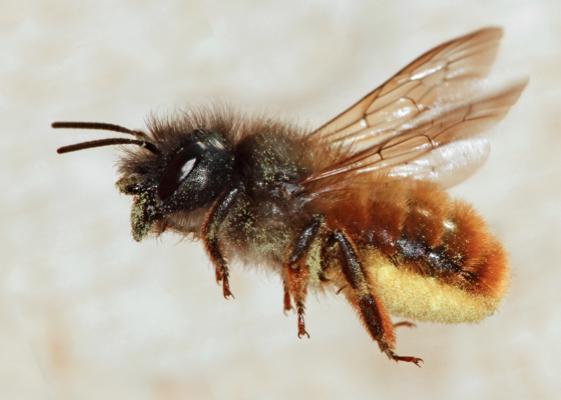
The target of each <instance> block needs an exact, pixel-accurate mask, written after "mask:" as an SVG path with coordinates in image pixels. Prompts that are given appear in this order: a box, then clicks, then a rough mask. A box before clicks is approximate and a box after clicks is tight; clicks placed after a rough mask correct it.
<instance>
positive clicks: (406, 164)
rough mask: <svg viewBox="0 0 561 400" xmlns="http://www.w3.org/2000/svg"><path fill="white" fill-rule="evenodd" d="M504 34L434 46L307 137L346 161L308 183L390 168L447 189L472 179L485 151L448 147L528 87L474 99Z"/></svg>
mask: <svg viewBox="0 0 561 400" xmlns="http://www.w3.org/2000/svg"><path fill="white" fill-rule="evenodd" d="M501 36H502V30H501V29H500V28H495V27H491V28H485V29H481V30H478V31H476V32H472V33H470V34H467V35H464V36H462V37H459V38H456V39H454V40H451V41H449V42H446V43H443V44H441V45H440V46H437V47H435V48H434V49H432V50H430V51H428V52H426V53H425V54H423V55H422V56H420V57H419V58H417V59H416V60H415V61H413V62H412V63H410V64H409V65H407V66H406V67H405V68H403V69H402V70H401V71H399V72H398V73H397V74H396V75H394V76H393V77H392V78H390V79H389V80H388V81H386V82H385V83H384V84H382V85H381V86H379V87H378V88H376V89H375V90H374V91H372V92H370V93H369V94H367V95H366V96H365V97H363V98H362V99H361V100H359V101H358V102H357V103H356V104H354V105H352V106H351V107H350V108H348V109H347V110H346V111H344V112H343V113H341V114H340V115H338V116H337V117H335V118H334V119H332V120H331V121H329V122H327V123H326V124H324V125H323V126H322V127H320V128H319V129H317V130H316V131H314V132H313V133H312V134H311V135H310V136H309V138H310V139H312V140H318V141H320V142H322V144H324V145H328V146H330V147H334V148H337V149H342V150H343V151H344V154H345V157H343V158H342V159H337V160H335V161H334V162H333V163H332V165H330V166H328V167H327V168H325V169H323V170H322V171H319V172H317V173H315V174H313V175H311V176H309V177H307V178H306V180H305V182H304V183H309V182H314V181H318V180H320V179H324V178H327V177H332V176H334V175H338V174H343V175H346V177H350V176H351V175H354V174H358V173H365V172H374V171H379V170H382V169H391V168H395V169H396V171H395V172H392V173H390V175H396V176H411V177H415V178H418V179H431V180H435V181H438V182H439V183H441V184H442V185H443V186H449V185H451V184H453V183H457V182H458V181H460V180H461V179H462V177H467V176H468V175H470V174H471V173H472V172H473V171H474V170H475V169H477V167H478V166H480V165H481V164H482V163H483V161H484V160H485V158H486V154H487V153H488V147H486V146H487V145H483V142H471V144H470V145H468V142H464V143H462V144H459V145H454V146H452V145H448V146H446V145H447V144H449V143H451V142H454V141H457V140H463V139H465V138H467V137H471V136H473V135H476V134H478V133H480V132H481V131H482V130H483V129H485V128H486V127H487V126H488V125H490V124H492V123H495V122H496V121H498V120H499V119H500V118H501V117H502V116H504V114H505V113H506V111H507V110H508V108H509V107H510V105H512V104H513V103H514V102H515V101H516V99H517V98H518V96H519V95H520V91H521V90H522V89H523V87H524V85H525V82H518V83H516V84H513V85H512V86H510V87H508V88H507V89H504V90H502V91H499V92H496V93H495V94H493V95H488V96H485V97H479V98H477V97H476V93H477V89H478V88H479V86H480V82H481V80H482V78H484V77H485V76H486V75H487V73H488V71H489V68H490V67H491V64H492V63H493V61H494V59H495V55H496V51H497V48H498V46H499V41H500V38H501ZM474 98H475V100H471V101H470V100H466V99H474ZM443 146H446V149H444V148H443ZM470 150H474V151H475V153H474V154H471V153H469V152H470ZM429 152H433V153H434V154H428V153H429ZM419 157H421V159H419ZM450 157H459V159H456V158H450ZM417 159H418V160H417ZM413 160H416V162H415V163H413ZM454 174H456V177H454V176H453V175H454ZM342 178H343V177H342ZM331 181H333V179H330V182H331Z"/></svg>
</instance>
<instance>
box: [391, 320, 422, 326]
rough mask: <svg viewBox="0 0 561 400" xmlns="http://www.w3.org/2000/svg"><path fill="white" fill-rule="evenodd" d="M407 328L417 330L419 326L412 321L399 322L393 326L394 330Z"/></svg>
mask: <svg viewBox="0 0 561 400" xmlns="http://www.w3.org/2000/svg"><path fill="white" fill-rule="evenodd" d="M402 326H404V327H407V328H416V327H417V325H416V324H415V323H413V322H411V321H399V322H396V323H394V324H393V327H394V328H400V327H402Z"/></svg>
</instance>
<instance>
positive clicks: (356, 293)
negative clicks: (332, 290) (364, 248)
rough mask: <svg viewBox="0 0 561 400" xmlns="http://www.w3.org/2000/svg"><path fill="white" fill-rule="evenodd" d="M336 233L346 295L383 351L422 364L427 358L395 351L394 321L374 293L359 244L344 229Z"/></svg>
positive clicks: (401, 359)
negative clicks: (361, 261)
mask: <svg viewBox="0 0 561 400" xmlns="http://www.w3.org/2000/svg"><path fill="white" fill-rule="evenodd" d="M332 234H333V238H334V239H335V241H336V242H337V243H338V244H339V249H340V250H341V254H342V258H343V259H342V262H341V269H342V271H343V275H344V276H345V278H346V280H347V282H348V284H349V290H345V295H346V296H347V299H348V300H349V302H350V303H351V304H352V305H353V307H354V308H355V309H356V310H357V312H358V314H359V316H360V318H361V319H362V321H363V322H364V325H365V326H366V328H367V330H368V332H369V333H370V336H371V337H372V339H374V340H376V342H378V346H379V347H380V350H381V351H382V352H383V353H385V354H386V355H387V356H388V357H389V358H390V359H392V360H394V361H405V362H412V363H414V364H415V365H417V366H420V365H419V364H420V363H421V362H422V361H423V360H421V359H420V358H417V357H410V356H399V355H397V354H395V353H394V352H393V348H394V347H395V336H394V332H393V324H392V322H391V320H390V317H389V315H388V313H387V312H386V311H385V310H384V308H383V305H382V304H381V303H380V302H379V301H377V299H376V298H375V297H374V296H373V294H372V290H371V289H370V284H369V282H368V279H367V276H366V273H365V272H364V269H363V267H362V264H361V263H360V261H359V260H358V256H357V254H358V252H357V250H356V246H355V245H354V243H353V241H352V239H351V238H350V237H349V236H348V235H347V234H345V232H344V231H342V230H340V229H336V230H334V231H333V233H332Z"/></svg>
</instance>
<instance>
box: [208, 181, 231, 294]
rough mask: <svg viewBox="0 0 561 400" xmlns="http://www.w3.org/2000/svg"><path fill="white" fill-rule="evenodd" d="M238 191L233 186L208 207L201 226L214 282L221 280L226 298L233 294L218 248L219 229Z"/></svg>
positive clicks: (226, 266)
mask: <svg viewBox="0 0 561 400" xmlns="http://www.w3.org/2000/svg"><path fill="white" fill-rule="evenodd" d="M239 192H240V189H239V188H234V189H232V190H230V191H228V192H226V193H225V194H224V195H222V196H221V197H220V198H219V199H218V200H217V201H216V202H215V203H214V204H213V206H212V207H211V208H210V210H209V212H208V214H207V215H206V218H205V222H204V223H203V225H202V228H201V233H202V238H203V241H204V244H205V248H206V250H207V253H208V255H209V257H210V260H211V261H212V263H213V264H214V268H215V273H216V282H217V283H220V282H222V294H223V295H224V298H226V299H227V298H228V297H234V296H233V294H232V292H231V291H230V283H229V280H228V277H229V271H228V263H227V261H226V259H225V258H224V256H223V255H222V249H221V248H220V238H219V231H220V226H221V224H222V223H223V222H224V220H225V219H226V216H227V215H228V213H229V212H230V210H231V209H232V206H233V205H234V204H235V202H236V199H237V197H238V194H239Z"/></svg>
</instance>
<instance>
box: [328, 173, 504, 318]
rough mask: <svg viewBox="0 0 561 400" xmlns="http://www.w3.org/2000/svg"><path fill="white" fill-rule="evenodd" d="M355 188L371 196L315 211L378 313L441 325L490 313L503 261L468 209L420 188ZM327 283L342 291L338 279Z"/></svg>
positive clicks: (500, 289)
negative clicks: (356, 265)
mask: <svg viewBox="0 0 561 400" xmlns="http://www.w3.org/2000/svg"><path fill="white" fill-rule="evenodd" d="M363 187H371V188H372V189H371V190H369V191H362V190H358V191H355V192H354V196H353V198H352V199H351V198H339V199H336V198H331V199H329V200H327V199H326V198H322V199H321V200H318V201H317V203H318V205H319V206H320V207H321V208H322V209H323V208H325V210H324V215H326V216H328V217H327V221H326V223H327V224H328V225H331V224H338V225H340V226H345V229H346V232H347V234H348V235H349V236H350V237H351V238H352V239H353V240H354V242H355V244H356V247H357V251H358V254H360V258H361V260H362V262H363V264H364V270H365V273H366V277H367V281H368V283H369V289H368V290H370V291H371V292H372V295H373V297H375V298H377V299H378V303H379V304H378V309H382V308H384V307H385V308H386V309H387V311H388V312H390V313H391V314H394V315H396V316H402V317H407V318H411V319H415V320H419V321H432V322H445V323H457V322H476V321H479V320H481V319H483V318H485V317H487V316H488V315H490V314H492V313H493V312H494V311H495V309H496V307H497V305H498V303H499V301H500V299H501V297H502V295H503V293H504V291H505V288H506V286H507V281H508V274H507V266H506V256H505V253H504V250H503V249H502V247H501V245H500V244H499V242H498V241H497V240H496V239H495V238H494V237H493V236H492V235H491V234H490V233H489V232H488V230H487V227H486V225H485V222H484V221H483V219H482V218H481V217H480V216H478V215H477V213H476V212H475V211H474V210H473V209H472V208H471V207H470V206H469V205H468V204H466V203H464V202H462V201H453V200H450V198H449V196H448V195H447V194H446V193H445V192H444V191H442V190H440V189H438V187H437V186H436V185H435V184H433V183H430V182H426V181H414V180H402V179H400V180H395V179H391V178H379V179H377V180H374V179H373V180H372V181H371V185H365V186H363ZM340 202H343V203H344V204H345V206H344V207H343V206H342V205H341V203H340ZM319 203H321V204H319ZM335 282H337V284H340V285H341V286H343V285H344V284H345V281H344V279H343V277H342V276H338V277H337V278H336V279H335ZM350 300H351V303H355V302H354V301H353V300H352V299H350Z"/></svg>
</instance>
